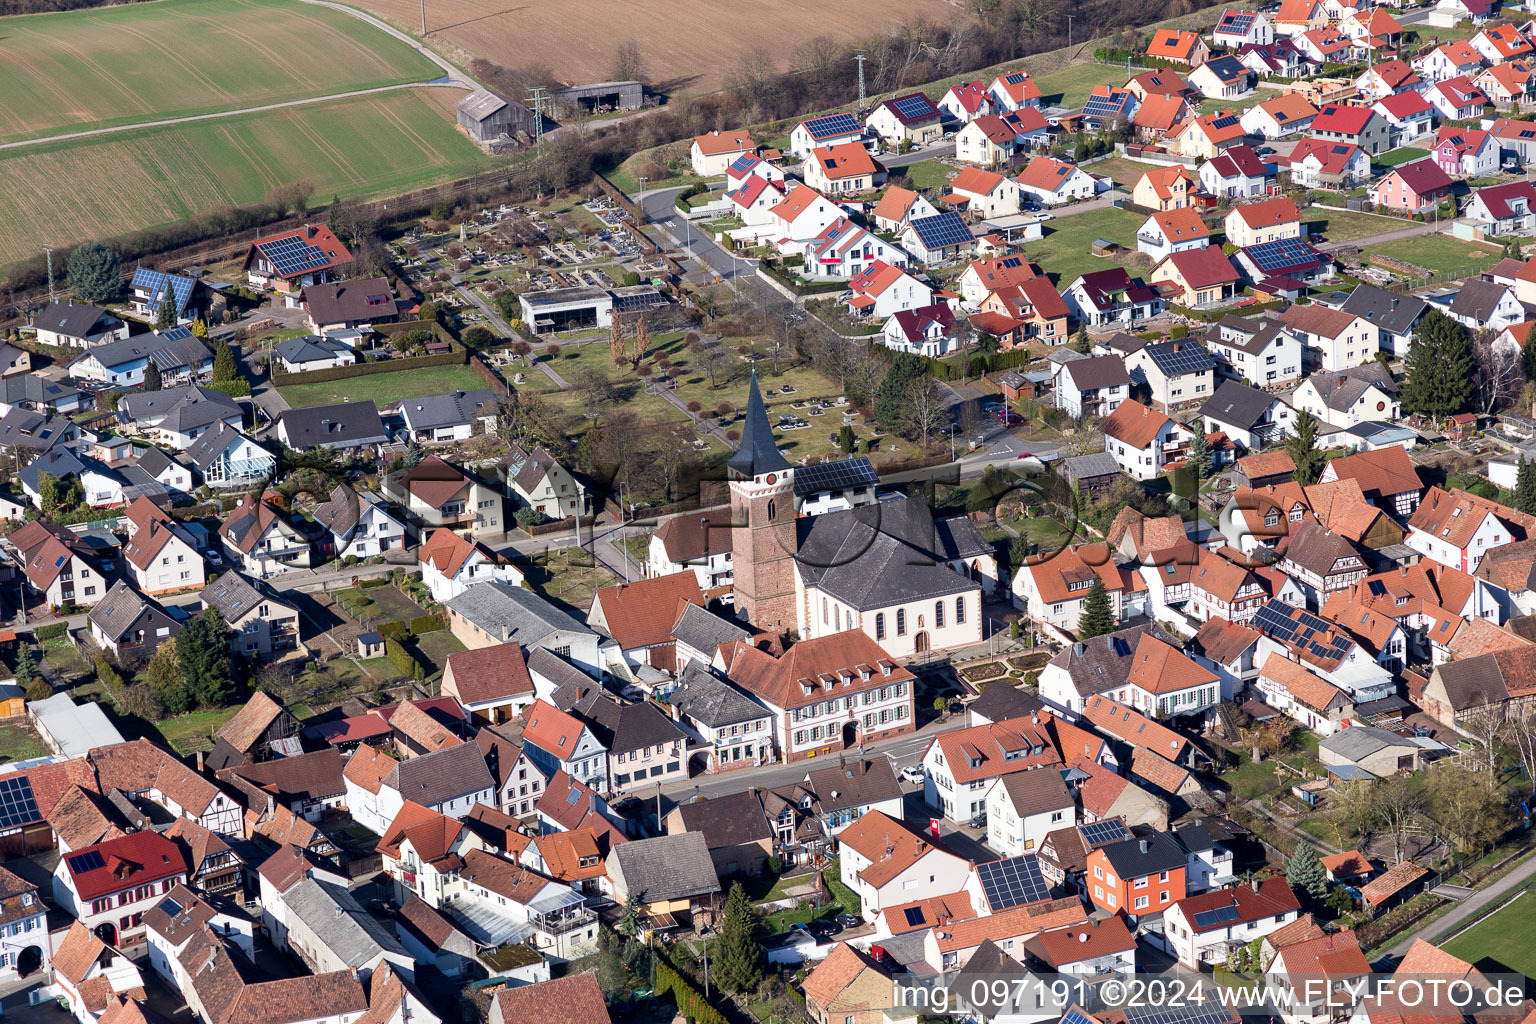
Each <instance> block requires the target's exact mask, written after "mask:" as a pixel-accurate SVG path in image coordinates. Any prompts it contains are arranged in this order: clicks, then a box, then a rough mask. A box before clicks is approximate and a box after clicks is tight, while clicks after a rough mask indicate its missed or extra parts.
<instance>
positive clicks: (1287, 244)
mask: <svg viewBox="0 0 1536 1024" xmlns="http://www.w3.org/2000/svg"><path fill="white" fill-rule="evenodd" d="M1243 254H1244V255H1245V256H1247V257H1248V258H1249V259H1250V260H1252V261H1253V264H1254V266H1256V267H1258V268H1259V270H1260V271H1262V272H1263V273H1264V275H1265V276H1266V277H1267V276H1270V274H1271V273H1272V272H1273V271H1276V270H1282V269H1285V268H1287V267H1299V266H1302V265H1303V264H1308V263H1315V262H1317V254H1316V252H1315V251H1314V250H1313V249H1312V247H1311V246H1309V245H1307V243H1305V242H1303V241H1302V240H1301V239H1299V238H1280V239H1276V240H1275V241H1273V242H1261V243H1260V244H1258V245H1253V246H1249V247H1248V248H1247V249H1244V250H1243Z"/></svg>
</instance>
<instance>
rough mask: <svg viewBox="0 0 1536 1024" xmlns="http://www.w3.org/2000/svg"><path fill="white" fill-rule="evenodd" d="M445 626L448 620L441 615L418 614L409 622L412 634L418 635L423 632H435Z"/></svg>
mask: <svg viewBox="0 0 1536 1024" xmlns="http://www.w3.org/2000/svg"><path fill="white" fill-rule="evenodd" d="M447 628H448V622H447V620H446V619H444V618H443V616H441V615H418V616H416V618H414V619H412V620H411V623H410V630H411V635H412V636H420V635H421V634H423V633H436V632H437V631H438V630H441V629H447Z"/></svg>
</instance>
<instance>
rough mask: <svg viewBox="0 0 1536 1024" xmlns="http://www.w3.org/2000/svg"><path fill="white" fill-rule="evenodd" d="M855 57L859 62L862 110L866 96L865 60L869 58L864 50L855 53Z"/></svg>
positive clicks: (860, 106)
mask: <svg viewBox="0 0 1536 1024" xmlns="http://www.w3.org/2000/svg"><path fill="white" fill-rule="evenodd" d="M853 59H854V60H856V61H858V62H859V110H861V111H862V110H863V109H864V104H865V98H864V61H865V60H866V59H867V58H866V57H865V56H864V51H863V50H860V51H859V52H858V53H856V54H854V55H853Z"/></svg>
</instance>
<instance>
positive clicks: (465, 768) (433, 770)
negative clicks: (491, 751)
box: [384, 743, 496, 807]
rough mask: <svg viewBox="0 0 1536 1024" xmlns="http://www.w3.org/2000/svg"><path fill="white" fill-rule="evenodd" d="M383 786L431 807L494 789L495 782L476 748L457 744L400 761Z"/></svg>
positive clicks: (471, 745) (390, 771)
mask: <svg viewBox="0 0 1536 1024" xmlns="http://www.w3.org/2000/svg"><path fill="white" fill-rule="evenodd" d="M384 785H386V786H389V787H390V788H392V789H396V790H398V791H399V792H400V795H401V796H402V797H404V798H405V799H406V800H414V801H416V802H417V803H419V804H421V805H423V806H426V807H431V806H432V805H433V804H442V803H446V802H447V801H449V800H453V799H455V798H457V797H461V796H468V795H469V794H472V793H476V792H478V791H480V790H482V789H494V788H495V786H496V780H495V779H493V778H491V770H490V769H489V768H487V767H486V765H485V755H483V754H482V753H480V748H479V747H477V746H476V745H475V744H473V743H457V744H455V745H453V746H451V747H444V748H442V749H441V750H434V751H432V752H431V753H428V754H422V755H421V756H420V757H413V758H410V759H409V760H406V761H401V762H400V763H399V764H397V765H395V766H394V767H393V768H391V769H390V770H389V774H388V775H386V776H384Z"/></svg>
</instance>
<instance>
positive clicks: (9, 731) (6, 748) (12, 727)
mask: <svg viewBox="0 0 1536 1024" xmlns="http://www.w3.org/2000/svg"><path fill="white" fill-rule="evenodd" d="M46 753H48V748H47V747H45V746H44V745H43V739H42V737H41V736H39V735H38V734H37V730H36V729H33V728H32V723H30V722H28V721H27V720H26V718H13V719H11V720H10V721H8V722H0V761H25V760H27V759H28V758H32V757H42V756H43V755H44V754H46Z"/></svg>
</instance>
